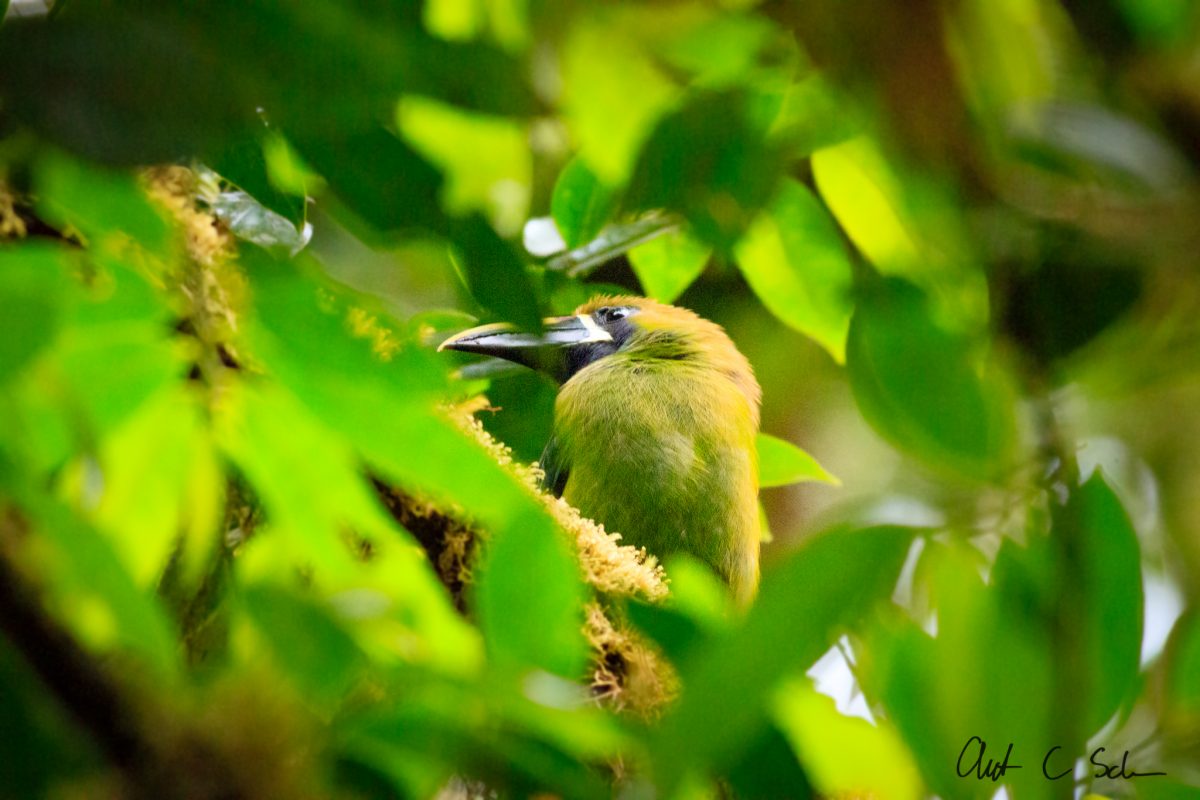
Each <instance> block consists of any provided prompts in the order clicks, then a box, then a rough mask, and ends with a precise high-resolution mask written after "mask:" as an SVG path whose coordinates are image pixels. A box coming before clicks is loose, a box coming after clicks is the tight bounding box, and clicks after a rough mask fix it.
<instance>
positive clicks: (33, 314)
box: [0, 244, 70, 386]
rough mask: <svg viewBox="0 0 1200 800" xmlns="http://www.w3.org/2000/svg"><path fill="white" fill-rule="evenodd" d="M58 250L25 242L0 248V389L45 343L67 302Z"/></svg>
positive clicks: (64, 261)
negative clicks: (0, 312)
mask: <svg viewBox="0 0 1200 800" xmlns="http://www.w3.org/2000/svg"><path fill="white" fill-rule="evenodd" d="M67 270H68V265H67V259H66V253H65V251H63V250H62V249H61V248H57V247H48V246H46V245H35V244H27V245H23V246H21V247H6V248H3V249H0V307H2V308H4V309H5V310H4V313H3V314H2V315H0V386H2V385H3V384H4V383H5V382H6V381H7V380H9V379H10V378H11V377H12V376H13V375H15V374H16V373H17V372H19V371H20V370H21V369H22V368H23V367H25V365H26V364H28V363H29V362H30V361H32V360H33V359H34V357H36V356H37V354H38V353H39V352H40V351H41V350H42V349H43V348H45V347H46V346H47V345H49V344H50V343H51V342H52V341H53V340H54V337H55V336H56V335H57V333H58V327H59V324H60V322H61V317H62V311H63V309H62V306H63V304H64V302H65V301H66V299H67V295H68V289H69V288H70V286H69V284H68V277H67V275H68V272H67Z"/></svg>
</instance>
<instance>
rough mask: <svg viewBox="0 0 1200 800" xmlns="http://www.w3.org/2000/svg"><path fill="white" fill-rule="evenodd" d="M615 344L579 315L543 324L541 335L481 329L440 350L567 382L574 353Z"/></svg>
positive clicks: (497, 326)
mask: <svg viewBox="0 0 1200 800" xmlns="http://www.w3.org/2000/svg"><path fill="white" fill-rule="evenodd" d="M612 340H613V338H612V334H610V333H609V332H608V331H606V330H604V328H602V327H600V326H599V325H598V324H597V323H596V321H595V320H594V319H592V318H591V317H590V316H588V315H586V314H578V315H576V316H571V317H551V318H549V319H547V320H544V321H543V322H542V332H541V333H529V332H528V331H522V330H518V329H517V328H514V327H513V326H512V325H508V324H506V323H497V324H494V325H481V326H479V327H478V328H471V329H470V330H466V331H463V332H462V333H459V334H455V335H454V336H451V337H450V338H449V339H447V340H446V341H444V342H442V343H441V345H439V346H438V352H441V351H442V350H458V351H460V352H463V353H479V354H480V355H485V356H495V357H496V358H503V359H505V360H507V361H512V362H515V363H517V364H522V365H524V366H526V367H529V368H531V369H535V370H538V371H539V372H545V373H546V374H548V375H550V376H551V377H554V378H556V379H557V380H559V381H564V380H566V378H567V377H569V375H570V374H571V372H572V362H573V361H575V359H573V358H572V354H573V353H574V352H578V351H579V350H580V348H582V347H585V346H587V345H594V344H600V343H605V342H608V343H611V342H612Z"/></svg>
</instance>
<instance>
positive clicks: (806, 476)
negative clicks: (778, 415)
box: [758, 433, 842, 489]
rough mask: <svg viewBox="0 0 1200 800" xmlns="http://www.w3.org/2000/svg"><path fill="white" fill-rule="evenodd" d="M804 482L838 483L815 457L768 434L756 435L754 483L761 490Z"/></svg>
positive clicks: (839, 483) (839, 484)
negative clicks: (756, 450)
mask: <svg viewBox="0 0 1200 800" xmlns="http://www.w3.org/2000/svg"><path fill="white" fill-rule="evenodd" d="M805 481H819V482H821V483H828V484H831V485H833V486H841V485H842V482H841V481H840V480H838V479H837V478H836V477H835V476H833V475H831V474H829V473H828V472H827V471H826V470H825V468H824V467H822V466H821V465H820V464H818V463H817V460H816V459H815V458H813V457H812V456H810V455H809V454H808V453H806V452H804V451H803V450H801V449H800V448H799V447H796V445H794V444H792V443H791V442H787V441H784V440H783V439H780V438H778V437H775V436H771V435H770V434H766V433H760V434H759V435H758V485H759V486H760V487H762V488H764V489H767V488H770V487H774V486H788V485H790V484H793V483H803V482H805Z"/></svg>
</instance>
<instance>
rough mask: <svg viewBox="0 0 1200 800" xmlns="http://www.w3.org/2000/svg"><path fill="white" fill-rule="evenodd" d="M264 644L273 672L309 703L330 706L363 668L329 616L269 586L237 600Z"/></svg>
mask: <svg viewBox="0 0 1200 800" xmlns="http://www.w3.org/2000/svg"><path fill="white" fill-rule="evenodd" d="M238 599H239V600H240V601H241V604H242V606H243V607H244V608H245V609H246V611H247V613H248V614H249V615H250V617H251V619H253V620H254V623H255V625H256V627H257V630H258V633H259V635H261V636H262V637H263V638H264V639H265V640H266V641H267V643H268V644H269V645H270V648H271V651H272V653H273V654H274V656H275V662H276V664H277V665H278V666H279V671H280V672H282V673H284V674H286V675H289V676H291V678H292V679H293V680H294V681H295V682H296V686H297V688H298V689H299V690H300V691H302V692H303V693H304V695H305V697H306V699H308V700H309V701H311V702H315V703H317V704H318V705H319V706H322V707H332V706H334V704H336V703H337V701H338V700H340V699H341V698H342V697H343V696H344V695H345V693H346V692H347V691H348V690H349V689H350V687H351V686H352V685H353V684H354V682H355V680H356V679H357V678H358V677H359V676H360V674H361V673H362V671H363V668H364V667H365V666H366V658H365V655H364V653H363V652H362V651H361V650H360V649H359V648H358V646H357V645H356V644H355V643H354V639H353V638H351V636H350V635H349V634H348V633H346V631H344V630H343V629H342V627H341V626H340V625H338V623H337V621H336V620H335V619H334V618H333V616H332V615H331V614H330V612H329V611H328V610H327V609H325V608H322V607H321V606H320V605H318V604H317V603H315V602H313V601H312V600H311V599H309V598H305V597H302V596H300V595H298V594H295V593H292V592H287V591H284V590H283V589H280V588H277V587H273V586H262V585H260V586H250V587H247V588H245V589H244V590H242V592H240V594H239V598H238Z"/></svg>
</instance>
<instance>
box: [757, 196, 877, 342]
mask: <svg viewBox="0 0 1200 800" xmlns="http://www.w3.org/2000/svg"><path fill="white" fill-rule="evenodd" d="M734 254H735V256H736V258H737V262H738V266H739V267H740V268H741V270H742V274H743V275H745V276H746V282H747V283H749V284H750V288H752V289H753V290H754V293H755V294H757V295H758V297H759V299H760V300H762V302H763V305H765V306H766V307H767V308H768V309H770V311H771V313H773V314H774V315H775V316H776V317H778V318H779V319H780V320H782V321H783V322H784V323H786V324H787V325H789V326H791V327H793V328H795V329H796V330H798V331H800V332H801V333H804V334H806V335H808V336H810V337H812V338H813V339H814V340H815V341H817V342H818V343H819V344H820V345H821V346H822V347H824V348H825V349H826V350H827V351H829V354H830V355H831V356H833V358H834V360H835V361H838V362H839V363H840V362H842V361H843V360H845V343H846V332H847V330H848V329H849V327H850V312H851V310H852V307H853V303H852V300H851V294H850V293H851V288H852V284H853V272H852V270H851V266H850V259H849V256H848V254H847V253H846V248H845V246H844V245H843V244H842V240H841V238H840V237H839V235H838V232H837V228H836V227H835V226H834V224H833V220H831V219H830V218H829V215H828V214H827V213H826V212H825V210H824V209H823V208H822V207H821V204H820V203H819V202H818V201H817V199H816V198H815V197H814V196H813V195H812V193H811V192H810V191H809V190H808V189H807V188H805V187H804V186H803V185H802V184H800V183H797V182H795V181H792V180H788V181H785V182H784V184H783V186H782V187H781V189H780V192H779V195H778V196H777V197H776V199H775V200H774V202H773V203H772V204H771V206H770V207H769V208H768V209H767V210H766V211H764V212H763V213H762V214H760V215H759V216H758V217H757V218H756V219H755V221H754V223H753V224H752V225H751V227H750V230H749V231H747V232H746V236H745V237H744V238H743V239H742V240H741V241H740V242H739V243H738V245H737V248H736V249H735V251H734Z"/></svg>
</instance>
